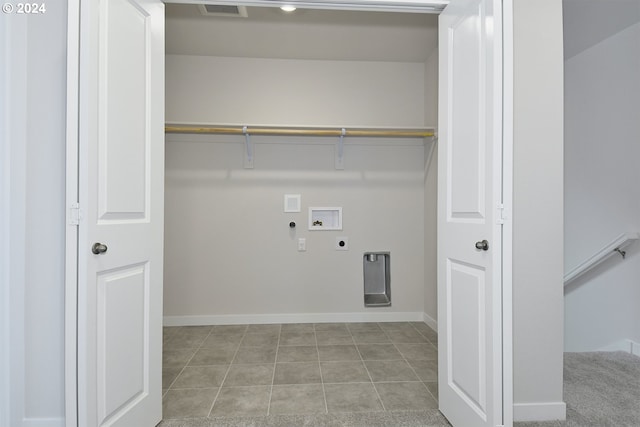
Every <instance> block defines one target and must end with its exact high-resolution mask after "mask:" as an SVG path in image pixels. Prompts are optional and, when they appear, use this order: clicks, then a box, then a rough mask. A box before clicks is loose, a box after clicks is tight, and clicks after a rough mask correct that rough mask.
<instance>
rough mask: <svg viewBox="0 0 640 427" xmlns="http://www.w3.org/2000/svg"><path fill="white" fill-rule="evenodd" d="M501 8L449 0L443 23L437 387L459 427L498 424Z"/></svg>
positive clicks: (488, 0)
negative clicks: (498, 207) (483, 246)
mask: <svg viewBox="0 0 640 427" xmlns="http://www.w3.org/2000/svg"><path fill="white" fill-rule="evenodd" d="M500 8H501V2H500V1H499V0H455V1H452V2H451V3H450V4H449V6H447V8H446V9H445V11H444V12H443V13H442V14H441V15H440V18H439V32H440V34H439V36H440V38H439V43H440V51H439V53H440V75H439V78H440V94H441V96H440V100H439V102H440V104H439V123H438V128H439V138H438V143H439V149H438V154H439V159H438V165H439V179H438V186H439V188H438V299H439V301H438V328H439V337H440V342H439V354H438V360H439V364H440V366H439V371H438V386H439V400H440V410H441V411H442V413H443V414H444V415H445V416H446V417H447V418H448V419H449V421H450V422H451V423H452V424H453V425H454V426H461V427H462V426H463V427H475V426H494V425H500V424H502V386H501V385H502V368H501V363H502V362H501V360H502V314H501V313H502V304H501V295H502V282H501V274H500V273H501V268H502V267H501V259H502V258H501V257H502V247H501V243H502V236H501V235H502V226H501V225H500V218H498V217H497V216H496V213H497V206H498V204H499V203H500V202H501V197H502V190H501V187H502V175H501V173H502V161H501V156H502V131H501V123H502V122H501V117H502V112H501V108H502V91H501V90H502V70H501V60H502V59H501V37H502V35H501V32H500V28H501V15H500ZM493 207H495V208H493ZM483 240H487V241H488V247H487V248H486V250H484V249H483V248H482V245H481V246H480V247H477V246H476V242H482V241H483Z"/></svg>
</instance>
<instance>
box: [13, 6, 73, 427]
mask: <svg viewBox="0 0 640 427" xmlns="http://www.w3.org/2000/svg"><path fill="white" fill-rule="evenodd" d="M8 19H11V20H12V22H11V23H10V24H9V25H7V27H3V28H8V29H9V35H8V37H7V38H6V39H5V38H4V37H3V42H4V41H5V40H7V42H8V43H10V47H9V48H8V52H9V57H10V58H11V61H10V62H9V64H10V66H9V67H8V75H7V76H6V77H7V78H8V81H3V84H6V85H7V87H8V89H9V90H8V91H7V92H8V98H5V99H4V100H5V102H7V103H8V105H6V106H5V107H7V108H8V111H6V112H5V114H7V113H8V118H6V123H8V126H7V128H4V127H3V129H4V131H5V132H6V133H5V134H4V135H3V137H6V138H7V140H5V142H4V143H3V151H2V153H3V172H2V173H3V185H5V186H6V187H5V190H8V195H9V200H10V207H9V209H3V215H7V216H5V219H4V220H3V227H5V226H7V225H8V226H9V234H8V241H3V245H7V246H5V247H4V250H6V251H7V252H8V257H9V258H8V259H6V262H7V263H6V267H7V270H4V271H3V274H4V275H5V276H4V279H7V276H8V279H9V281H8V282H3V285H4V286H8V292H7V288H6V287H3V293H4V295H7V294H8V296H9V304H10V309H9V312H10V315H9V320H10V322H11V324H10V326H8V325H5V327H9V329H10V353H9V357H10V360H9V362H10V365H11V376H10V379H9V388H10V392H11V396H10V411H11V413H10V414H9V415H8V416H7V415H6V414H3V416H2V421H5V420H6V419H7V418H8V419H9V420H10V421H9V425H11V426H21V425H22V426H59V425H63V420H64V341H63V336H64V321H63V319H64V304H63V300H64V299H63V298H64V175H65V166H64V164H65V161H64V156H65V154H64V153H65V134H64V132H65V127H64V126H65V115H64V111H65V83H66V82H65V79H66V74H65V61H66V6H65V5H57V6H56V7H48V10H47V13H46V14H42V15H38V16H28V15H23V16H19V15H12V16H10V17H9V18H8ZM3 24H4V23H3ZM3 98H4V96H3ZM5 117H6V116H5ZM5 155H6V156H7V158H5V157H4V156H5ZM3 200H4V201H6V199H3ZM5 206H6V205H5ZM3 207H4V206H3ZM3 315H5V314H4V313H3ZM5 320H6V318H5Z"/></svg>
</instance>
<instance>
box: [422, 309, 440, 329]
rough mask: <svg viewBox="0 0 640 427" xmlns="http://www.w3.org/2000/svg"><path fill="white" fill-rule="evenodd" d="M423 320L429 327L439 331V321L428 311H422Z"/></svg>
mask: <svg viewBox="0 0 640 427" xmlns="http://www.w3.org/2000/svg"><path fill="white" fill-rule="evenodd" d="M422 321H423V322H424V323H426V324H427V326H428V327H430V328H431V329H433V330H434V331H436V332H438V321H437V320H435V319H434V318H433V317H431V316H429V315H428V314H427V313H422Z"/></svg>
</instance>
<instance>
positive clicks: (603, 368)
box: [516, 352, 640, 427]
mask: <svg viewBox="0 0 640 427" xmlns="http://www.w3.org/2000/svg"><path fill="white" fill-rule="evenodd" d="M564 400H565V402H566V404H567V420H566V421H554V422H544V423H541V422H540V423H516V426H518V427H609V426H610V427H639V426H640V357H637V356H633V355H631V354H628V353H623V352H607V353H605V352H594V353H565V355H564Z"/></svg>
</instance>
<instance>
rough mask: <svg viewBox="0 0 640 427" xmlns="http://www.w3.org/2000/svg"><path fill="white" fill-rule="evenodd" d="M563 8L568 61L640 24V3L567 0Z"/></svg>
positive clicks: (636, 1) (565, 47) (565, 46)
mask: <svg viewBox="0 0 640 427" xmlns="http://www.w3.org/2000/svg"><path fill="white" fill-rule="evenodd" d="M562 7H563V24H564V57H565V59H569V58H571V57H573V56H575V55H577V54H579V53H580V52H583V51H584V50H586V49H588V48H590V47H591V46H594V45H596V44H597V43H600V42H601V41H603V40H605V39H606V38H608V37H611V36H612V35H614V34H616V33H618V32H620V31H622V30H624V29H625V28H628V27H630V26H631V25H635V24H637V23H640V1H638V0H563V2H562Z"/></svg>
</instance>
